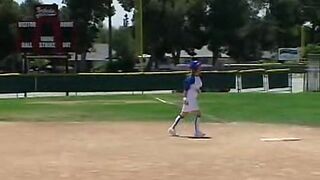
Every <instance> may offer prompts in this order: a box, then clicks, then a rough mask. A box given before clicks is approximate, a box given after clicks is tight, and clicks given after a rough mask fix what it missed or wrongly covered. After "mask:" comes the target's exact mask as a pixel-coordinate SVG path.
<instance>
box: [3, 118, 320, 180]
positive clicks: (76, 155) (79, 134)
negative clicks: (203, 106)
mask: <svg viewBox="0 0 320 180" xmlns="http://www.w3.org/2000/svg"><path fill="white" fill-rule="evenodd" d="M168 125H169V124H168V123H142V122H139V123H133V122H130V123H125V122H123V123H2V124H0V143H1V144H0V166H1V168H0V179H3V180H44V179H45V180H60V179H67V180H106V179H110V180H120V179H121V180H151V179H159V180H160V179H161V180H167V179H175V180H220V179H221V180H225V179H228V180H229V179H230V180H242V179H245V180H253V179H255V180H256V179H259V180H260V179H266V180H280V179H281V180H283V179H289V180H319V179H320V138H319V137H320V131H319V129H318V128H309V127H298V126H288V125H262V124H246V123H239V124H238V123H231V124H203V125H202V126H203V129H204V131H205V132H207V133H208V135H209V136H211V137H212V139H205V140H195V139H189V138H174V137H169V136H168V135H167V132H166V130H167V127H168ZM180 132H181V133H182V134H183V135H190V134H192V124H184V125H183V126H182V127H181V128H180ZM269 137H270V138H272V137H277V138H278V137H298V138H302V141H297V142H262V141H260V138H269Z"/></svg>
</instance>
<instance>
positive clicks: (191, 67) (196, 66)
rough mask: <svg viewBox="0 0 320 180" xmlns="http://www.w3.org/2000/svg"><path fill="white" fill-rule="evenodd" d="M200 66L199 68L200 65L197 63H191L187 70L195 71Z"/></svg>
mask: <svg viewBox="0 0 320 180" xmlns="http://www.w3.org/2000/svg"><path fill="white" fill-rule="evenodd" d="M200 66H201V63H200V62H199V61H192V62H191V63H190V65H189V68H190V69H191V70H197V69H199V68H200Z"/></svg>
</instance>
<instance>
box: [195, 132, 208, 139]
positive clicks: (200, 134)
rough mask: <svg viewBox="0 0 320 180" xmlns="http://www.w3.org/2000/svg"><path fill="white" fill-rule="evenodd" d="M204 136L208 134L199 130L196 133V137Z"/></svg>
mask: <svg viewBox="0 0 320 180" xmlns="http://www.w3.org/2000/svg"><path fill="white" fill-rule="evenodd" d="M204 136H206V134H205V133H203V132H201V131H197V132H196V133H194V137H196V138H202V137H204Z"/></svg>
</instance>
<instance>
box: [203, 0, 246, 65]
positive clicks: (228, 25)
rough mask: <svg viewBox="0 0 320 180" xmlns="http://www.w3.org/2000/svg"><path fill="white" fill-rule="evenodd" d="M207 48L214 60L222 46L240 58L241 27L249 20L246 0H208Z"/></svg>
mask: <svg viewBox="0 0 320 180" xmlns="http://www.w3.org/2000/svg"><path fill="white" fill-rule="evenodd" d="M208 8H209V10H208V33H209V49H210V50H212V51H213V54H214V60H216V59H217V58H218V56H219V49H220V48H221V47H222V46H225V47H228V48H229V54H230V55H231V56H232V57H234V58H236V59H238V60H241V59H242V58H243V56H242V55H241V53H242V48H243V45H244V44H243V43H244V41H243V37H244V36H243V35H242V36H241V34H243V32H241V30H244V29H243V28H244V27H245V25H246V24H247V23H248V22H249V17H250V11H249V4H248V2H247V1H246V0H238V1H234V0H208Z"/></svg>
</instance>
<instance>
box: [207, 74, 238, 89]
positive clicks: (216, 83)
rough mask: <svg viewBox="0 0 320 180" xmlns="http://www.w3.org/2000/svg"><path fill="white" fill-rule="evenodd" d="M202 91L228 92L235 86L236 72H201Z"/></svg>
mask: <svg viewBox="0 0 320 180" xmlns="http://www.w3.org/2000/svg"><path fill="white" fill-rule="evenodd" d="M202 81H203V84H204V86H203V88H202V89H203V91H206V92H228V91H229V90H230V89H235V88H236V73H235V72H232V73H203V74H202Z"/></svg>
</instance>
